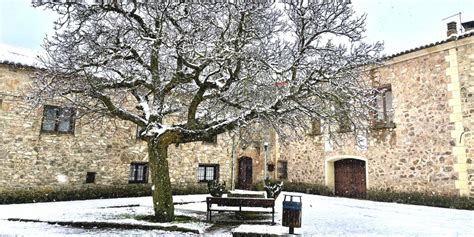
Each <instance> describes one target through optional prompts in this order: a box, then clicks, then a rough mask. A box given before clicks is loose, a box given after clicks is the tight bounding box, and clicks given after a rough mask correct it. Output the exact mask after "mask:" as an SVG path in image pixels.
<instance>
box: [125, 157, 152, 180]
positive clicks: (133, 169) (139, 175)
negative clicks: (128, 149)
mask: <svg viewBox="0 0 474 237" xmlns="http://www.w3.org/2000/svg"><path fill="white" fill-rule="evenodd" d="M128 183H148V163H146V162H132V163H131V164H130V173H129V176H128Z"/></svg>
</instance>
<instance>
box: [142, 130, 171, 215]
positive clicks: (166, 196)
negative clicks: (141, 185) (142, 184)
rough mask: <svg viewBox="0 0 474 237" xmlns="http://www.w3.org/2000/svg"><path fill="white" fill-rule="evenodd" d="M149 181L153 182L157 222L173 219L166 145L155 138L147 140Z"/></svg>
mask: <svg viewBox="0 0 474 237" xmlns="http://www.w3.org/2000/svg"><path fill="white" fill-rule="evenodd" d="M148 157H149V160H150V170H151V181H152V184H153V187H154V188H153V190H152V193H153V208H154V210H155V219H156V221H159V222H170V221H173V220H174V205H173V194H172V192H171V182H170V174H169V167H168V145H163V144H160V143H159V142H158V141H156V140H155V139H151V140H150V141H148Z"/></svg>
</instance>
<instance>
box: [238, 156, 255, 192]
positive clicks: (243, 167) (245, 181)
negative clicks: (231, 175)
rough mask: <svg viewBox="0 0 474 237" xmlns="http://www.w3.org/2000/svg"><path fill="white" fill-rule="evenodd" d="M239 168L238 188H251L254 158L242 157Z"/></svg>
mask: <svg viewBox="0 0 474 237" xmlns="http://www.w3.org/2000/svg"><path fill="white" fill-rule="evenodd" d="M238 168H239V172H238V180H237V188H238V189H250V187H251V186H252V158H250V157H247V156H242V157H240V158H239V167H238Z"/></svg>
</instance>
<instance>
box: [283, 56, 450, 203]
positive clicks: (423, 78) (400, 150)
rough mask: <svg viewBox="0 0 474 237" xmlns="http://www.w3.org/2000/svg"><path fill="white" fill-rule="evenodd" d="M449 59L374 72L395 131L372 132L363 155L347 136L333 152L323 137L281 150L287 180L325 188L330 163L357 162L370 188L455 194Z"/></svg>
mask: <svg viewBox="0 0 474 237" xmlns="http://www.w3.org/2000/svg"><path fill="white" fill-rule="evenodd" d="M447 54H448V52H447V51H441V52H437V53H431V54H428V55H424V56H421V57H417V58H414V59H411V60H406V61H401V62H396V63H392V64H390V62H389V63H388V64H387V65H386V66H383V67H380V68H378V69H377V70H376V73H375V78H374V86H379V85H380V86H381V85H386V84H391V87H392V93H393V97H394V99H393V106H394V108H395V114H394V123H395V124H396V128H393V129H379V130H373V131H372V132H371V134H369V136H368V148H367V149H365V150H364V149H358V148H357V146H356V143H355V137H354V135H352V134H350V133H348V134H344V135H343V136H342V139H341V140H340V141H338V142H336V143H337V144H334V145H333V147H332V148H331V147H330V146H328V145H327V140H328V138H327V137H326V136H325V135H320V136H307V137H306V138H305V140H304V141H298V142H293V143H291V144H289V145H287V146H285V147H283V148H282V150H281V156H282V159H286V160H288V167H289V170H290V172H289V180H293V181H303V182H318V183H325V182H326V183H328V182H329V181H328V177H329V176H328V174H326V172H327V169H326V166H328V165H329V164H330V162H329V161H328V160H334V159H338V158H337V157H341V158H350V157H358V158H360V159H366V160H367V171H368V172H367V173H368V177H367V178H368V188H382V189H390V190H397V191H430V192H435V193H440V194H449V195H456V194H458V192H457V190H456V188H455V181H456V180H457V179H458V173H457V172H455V171H454V167H453V165H454V162H455V161H454V156H453V154H452V145H451V144H450V142H451V135H450V131H451V126H452V125H450V120H449V119H450V117H449V115H450V113H451V110H450V107H449V105H448V89H447V83H448V78H447V76H446V73H445V72H446V69H447V67H448V66H449V65H448V63H446V61H445V56H446V55H447ZM325 143H326V144H325ZM327 161H328V162H327Z"/></svg>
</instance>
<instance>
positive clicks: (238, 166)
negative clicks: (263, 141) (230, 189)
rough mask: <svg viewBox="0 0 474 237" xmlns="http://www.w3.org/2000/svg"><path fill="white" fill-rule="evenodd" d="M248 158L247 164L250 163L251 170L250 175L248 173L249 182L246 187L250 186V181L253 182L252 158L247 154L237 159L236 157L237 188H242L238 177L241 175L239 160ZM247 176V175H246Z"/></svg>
mask: <svg viewBox="0 0 474 237" xmlns="http://www.w3.org/2000/svg"><path fill="white" fill-rule="evenodd" d="M244 159H245V160H248V161H249V164H250V170H251V171H252V172H251V175H250V179H251V180H250V183H249V187H248V189H250V187H251V186H252V182H253V159H252V158H251V157H249V156H241V157H239V159H237V185H236V186H237V188H238V189H244V188H243V187H242V186H241V185H240V184H241V183H240V177H241V173H240V162H241V161H242V160H244ZM247 176H248V175H247Z"/></svg>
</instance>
